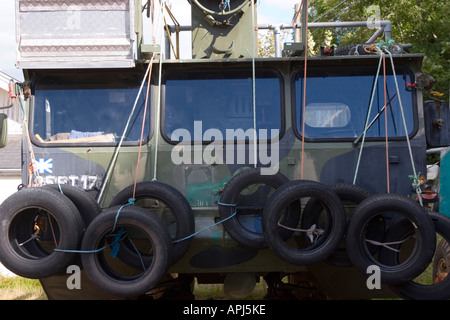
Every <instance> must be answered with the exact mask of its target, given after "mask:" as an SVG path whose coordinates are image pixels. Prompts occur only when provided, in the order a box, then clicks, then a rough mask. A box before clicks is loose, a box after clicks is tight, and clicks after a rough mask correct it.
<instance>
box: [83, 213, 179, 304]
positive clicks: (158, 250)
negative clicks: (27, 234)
mask: <svg viewBox="0 0 450 320" xmlns="http://www.w3.org/2000/svg"><path fill="white" fill-rule="evenodd" d="M116 214H117V210H116V208H110V209H107V210H105V211H104V212H103V213H102V214H101V215H99V216H98V217H97V218H95V219H94V221H92V223H91V224H90V225H89V226H88V228H87V230H86V232H85V234H84V237H83V242H82V245H81V249H82V250H83V251H88V252H89V251H93V250H97V249H98V246H99V242H100V241H101V240H102V238H103V237H104V235H105V234H107V233H109V232H110V231H112V229H113V228H114V222H115V219H116ZM124 225H128V226H134V227H137V228H139V229H141V230H140V231H142V232H144V233H145V234H146V235H147V236H148V237H149V238H150V239H151V241H152V247H153V259H152V261H151V265H150V266H149V268H147V269H146V270H145V271H143V272H142V273H141V274H140V275H138V276H136V277H125V276H122V277H120V276H117V275H112V274H111V271H110V270H109V268H108V267H107V266H105V265H103V263H102V259H99V255H102V254H103V253H102V252H100V253H85V254H82V256H81V260H82V262H83V267H84V270H85V272H86V274H87V276H88V277H89V279H90V280H91V281H92V282H93V283H94V284H96V285H97V286H98V287H100V288H101V289H103V290H105V291H107V292H109V293H111V294H113V295H116V296H119V297H135V296H139V295H141V294H144V293H146V292H147V291H149V290H151V289H152V288H153V287H154V286H155V285H156V284H158V282H159V281H160V280H161V279H162V278H163V276H164V275H165V274H166V272H167V269H168V266H169V262H170V257H171V249H172V244H171V242H172V241H171V239H170V234H169V232H168V230H167V228H166V227H165V226H164V224H163V223H162V221H161V220H160V219H159V218H158V217H157V216H156V215H153V214H148V211H147V210H146V209H144V208H140V207H136V206H127V207H124V208H123V209H122V211H121V213H120V216H119V218H118V220H117V225H116V229H117V228H119V227H120V226H124ZM119 251H120V249H119Z"/></svg>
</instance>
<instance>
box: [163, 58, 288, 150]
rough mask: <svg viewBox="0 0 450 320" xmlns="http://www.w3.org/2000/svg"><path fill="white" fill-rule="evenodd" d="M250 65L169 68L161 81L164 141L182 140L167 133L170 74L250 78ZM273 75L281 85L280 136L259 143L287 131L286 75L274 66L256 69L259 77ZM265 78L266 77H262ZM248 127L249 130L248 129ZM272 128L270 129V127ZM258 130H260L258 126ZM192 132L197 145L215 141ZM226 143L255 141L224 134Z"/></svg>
mask: <svg viewBox="0 0 450 320" xmlns="http://www.w3.org/2000/svg"><path fill="white" fill-rule="evenodd" d="M249 68H250V67H230V68H227V66H226V65H223V68H217V67H213V68H201V69H198V68H187V69H172V70H168V71H166V72H165V73H164V74H163V76H162V82H161V119H160V121H161V122H160V127H161V128H160V131H161V136H162V137H163V139H164V141H166V142H167V143H168V144H171V145H177V144H179V143H180V142H182V141H177V140H171V139H170V137H169V136H168V135H167V132H166V121H165V120H166V111H167V110H166V96H167V92H166V83H167V80H168V79H169V77H170V76H172V75H174V74H175V75H176V74H177V73H178V74H181V76H180V77H179V78H178V79H177V80H182V79H183V78H182V77H185V76H187V75H192V74H195V75H196V76H197V77H199V78H198V79H208V78H207V77H204V78H202V77H201V75H202V74H203V75H205V76H207V75H210V74H217V73H220V74H221V75H230V77H229V79H233V77H232V76H233V75H238V76H235V77H234V79H243V78H248V76H250V77H251V69H249ZM269 74H270V75H272V76H273V78H274V79H278V83H279V85H280V87H279V88H280V91H279V92H280V103H279V112H280V123H279V125H280V128H279V129H280V131H279V133H278V136H277V137H275V138H269V139H264V140H263V139H259V137H258V139H257V143H259V142H263V141H264V142H267V143H269V144H271V143H272V141H280V140H281V139H282V138H283V136H284V133H285V130H286V120H285V115H286V111H285V108H286V101H285V100H286V99H285V93H284V92H285V83H284V77H283V75H282V73H281V72H280V71H279V70H278V69H276V68H272V67H259V68H257V70H256V78H258V75H269ZM239 76H240V77H239ZM223 78H224V79H226V78H225V77H223ZM262 78H264V77H262ZM266 78H270V77H266ZM256 94H258V92H257V91H256ZM207 129H209V128H203V130H207ZM248 129H253V128H248ZM248 129H247V130H248ZM269 130H270V129H269ZM256 131H258V128H256ZM190 133H191V141H190V142H191V143H190V144H191V145H195V144H202V145H208V144H211V143H213V142H214V140H203V139H202V141H201V143H200V141H198V140H194V139H193V137H192V132H190ZM202 134H204V132H202ZM223 142H224V144H225V143H239V144H241V143H245V144H250V143H253V140H251V141H249V139H246V140H245V141H243V140H234V141H228V140H226V139H225V136H224V140H223Z"/></svg>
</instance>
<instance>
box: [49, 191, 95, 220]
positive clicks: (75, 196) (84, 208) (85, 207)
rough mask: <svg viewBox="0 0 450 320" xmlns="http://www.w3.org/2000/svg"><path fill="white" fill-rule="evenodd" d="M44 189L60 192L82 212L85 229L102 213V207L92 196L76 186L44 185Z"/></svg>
mask: <svg viewBox="0 0 450 320" xmlns="http://www.w3.org/2000/svg"><path fill="white" fill-rule="evenodd" d="M44 188H50V189H53V190H56V191H59V192H61V193H62V194H63V195H65V196H66V197H67V198H69V199H70V201H72V202H73V204H74V205H75V206H76V207H77V209H78V211H79V212H80V215H81V218H82V219H83V222H84V226H85V228H86V227H87V226H88V225H89V224H90V223H91V222H92V220H94V219H95V217H96V216H98V215H99V214H100V213H101V211H102V209H101V208H100V205H99V204H98V203H97V201H95V199H94V198H93V197H92V196H90V195H89V194H88V193H87V192H86V191H84V190H82V189H80V188H77V187H75V186H71V185H68V184H60V185H58V184H47V185H44Z"/></svg>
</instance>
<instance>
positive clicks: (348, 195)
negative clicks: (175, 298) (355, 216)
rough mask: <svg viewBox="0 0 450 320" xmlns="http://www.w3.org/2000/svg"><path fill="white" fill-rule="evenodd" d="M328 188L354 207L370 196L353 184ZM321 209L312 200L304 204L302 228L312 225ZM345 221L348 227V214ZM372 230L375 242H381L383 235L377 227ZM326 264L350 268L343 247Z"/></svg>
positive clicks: (363, 189) (318, 204)
mask: <svg viewBox="0 0 450 320" xmlns="http://www.w3.org/2000/svg"><path fill="white" fill-rule="evenodd" d="M330 188H331V189H332V190H333V191H334V192H336V194H337V195H338V196H339V198H340V199H341V201H346V202H351V203H353V204H355V205H356V206H357V205H358V204H360V203H361V202H362V201H363V200H365V199H366V198H368V197H369V196H370V195H371V193H370V192H369V191H367V190H366V189H365V188H363V187H361V186H358V185H355V184H348V183H337V184H334V185H331V186H330ZM344 208H345V206H344ZM321 209H322V207H321V205H320V202H319V201H317V199H314V198H313V199H311V200H310V201H308V203H307V204H306V206H305V209H304V210H305V214H304V216H305V218H306V219H302V226H304V227H306V226H311V225H312V224H314V223H315V222H316V220H317V218H318V217H317V215H318V213H319V212H320V210H321ZM346 221H347V225H348V222H349V221H350V216H349V214H347V220H346ZM372 229H373V233H374V235H375V237H376V239H375V240H379V241H381V240H382V236H383V233H382V232H381V230H380V228H379V226H378V225H376V226H374V228H372ZM383 231H384V228H383ZM377 235H378V236H377ZM344 237H345V235H344ZM372 247H373V248H372V250H371V252H372V253H375V252H376V250H377V249H378V248H377V247H375V246H372ZM326 262H327V263H329V264H331V265H334V266H337V267H351V266H352V263H351V261H350V259H349V258H348V255H347V251H346V249H345V247H343V248H342V247H339V248H337V249H336V252H334V253H333V254H332V255H331V256H329V257H328V258H327V259H326Z"/></svg>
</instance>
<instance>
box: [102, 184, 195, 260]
mask: <svg viewBox="0 0 450 320" xmlns="http://www.w3.org/2000/svg"><path fill="white" fill-rule="evenodd" d="M133 189H134V185H131V186H129V187H127V188H125V189H124V190H122V191H121V192H119V193H118V194H117V195H116V196H115V197H114V199H113V200H112V202H111V204H110V208H111V207H115V206H120V205H124V204H127V203H128V200H129V199H130V198H132V197H133ZM135 200H136V201H135V206H138V207H143V208H147V209H149V210H150V211H147V212H148V213H150V212H153V213H155V214H158V216H159V217H160V218H161V219H162V221H163V222H164V223H165V224H166V227H167V229H168V230H169V232H170V234H171V235H172V239H173V241H174V243H173V250H172V255H173V256H172V263H175V262H177V261H178V260H179V259H181V258H182V257H183V255H184V254H185V253H186V252H187V251H188V249H189V247H190V245H191V242H192V238H188V239H185V240H181V239H184V238H186V237H188V236H191V235H192V234H194V232H195V221H194V214H193V213H192V209H191V206H190V204H189V202H188V201H187V200H186V198H185V197H184V196H183V195H182V194H181V193H180V192H179V191H178V190H176V189H175V188H173V187H172V186H170V185H168V184H165V183H161V182H157V181H145V182H139V183H137V184H136V194H135ZM177 240H179V241H177ZM129 249H130V250H129V251H128V253H127V251H126V250H125V249H124V250H123V252H122V253H121V255H125V254H126V255H127V257H124V261H127V262H128V263H132V264H133V265H134V266H136V264H135V263H138V265H140V259H138V257H136V256H135V254H134V250H132V248H129ZM121 257H122V256H121ZM143 258H144V259H145V256H144V257H143Z"/></svg>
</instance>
